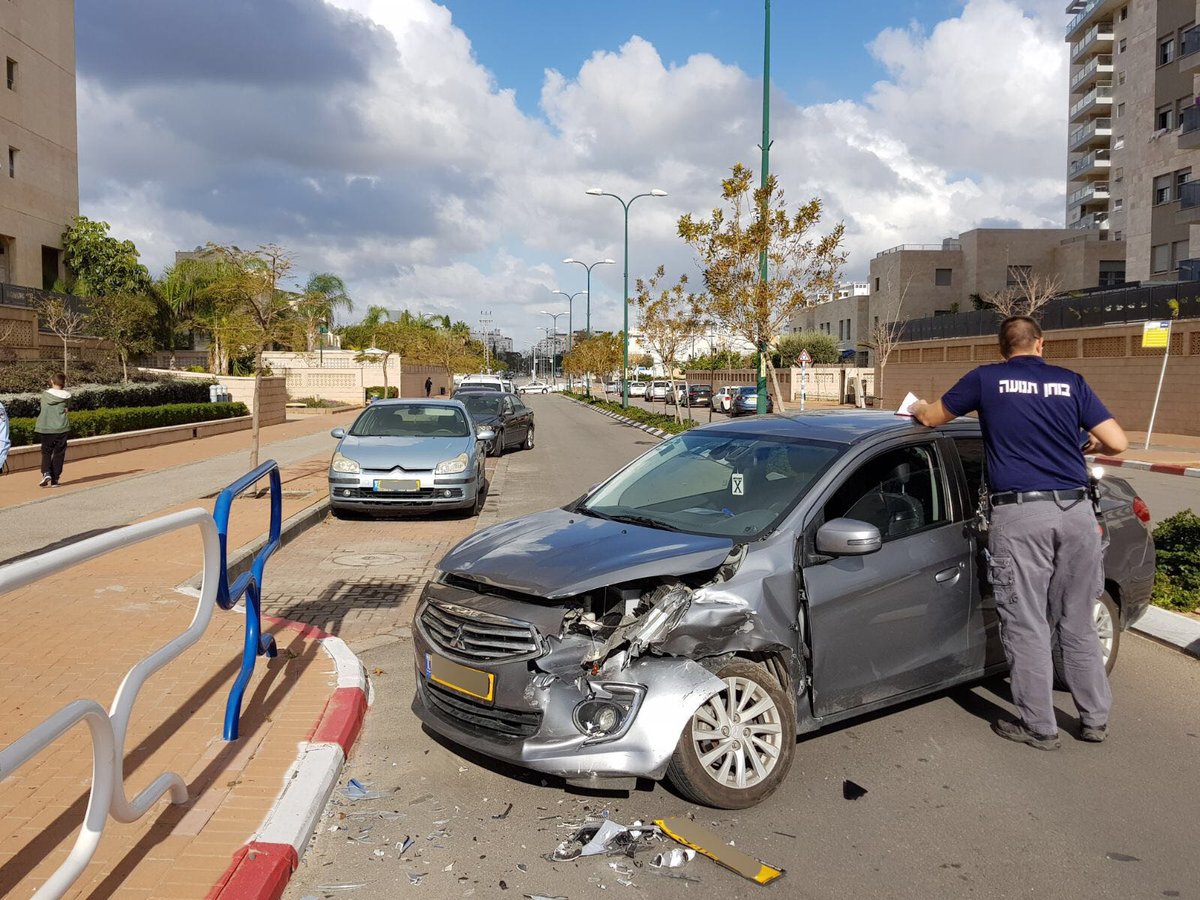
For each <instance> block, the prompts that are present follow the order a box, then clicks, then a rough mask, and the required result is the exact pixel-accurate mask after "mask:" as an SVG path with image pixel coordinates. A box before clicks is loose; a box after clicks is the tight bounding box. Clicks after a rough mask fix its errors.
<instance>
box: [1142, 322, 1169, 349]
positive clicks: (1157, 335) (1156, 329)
mask: <svg viewBox="0 0 1200 900" xmlns="http://www.w3.org/2000/svg"><path fill="white" fill-rule="evenodd" d="M1170 340H1171V323H1170V322H1146V323H1145V324H1144V325H1142V346H1143V347H1166V346H1167V345H1168V344H1169V343H1170Z"/></svg>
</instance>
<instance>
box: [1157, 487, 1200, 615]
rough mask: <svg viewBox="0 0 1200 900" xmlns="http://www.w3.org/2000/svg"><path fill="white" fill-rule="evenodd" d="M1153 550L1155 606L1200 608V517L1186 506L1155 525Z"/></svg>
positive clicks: (1186, 609)
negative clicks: (1181, 510)
mask: <svg viewBox="0 0 1200 900" xmlns="http://www.w3.org/2000/svg"><path fill="white" fill-rule="evenodd" d="M1154 550H1155V563H1156V569H1155V572H1154V593H1153V595H1152V601H1153V603H1154V605H1155V606H1162V607H1165V608H1166V609H1176V610H1181V611H1183V612H1194V611H1196V610H1197V609H1200V516H1197V515H1196V514H1195V513H1194V512H1192V511H1191V510H1190V509H1185V510H1184V511H1183V512H1178V513H1176V514H1175V515H1173V516H1171V517H1170V518H1168V519H1163V520H1162V521H1161V522H1159V523H1158V525H1157V526H1155V528H1154Z"/></svg>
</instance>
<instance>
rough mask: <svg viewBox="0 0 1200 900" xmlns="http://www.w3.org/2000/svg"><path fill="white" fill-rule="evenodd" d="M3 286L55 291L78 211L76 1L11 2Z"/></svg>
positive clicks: (0, 107)
mask: <svg viewBox="0 0 1200 900" xmlns="http://www.w3.org/2000/svg"><path fill="white" fill-rule="evenodd" d="M0 53H3V55H4V57H5V75H6V82H5V84H4V86H3V87H0V153H2V154H4V156H2V157H0V165H2V166H3V171H0V184H2V185H3V188H2V189H0V283H4V284H16V285H21V286H25V287H34V288H47V289H48V288H49V287H50V286H51V285H53V284H54V282H55V281H56V280H57V279H58V278H59V277H61V276H62V274H63V272H62V233H63V230H64V229H65V228H66V226H67V223H68V221H69V220H70V219H71V217H72V216H75V215H78V213H79V164H78V142H77V138H76V123H75V3H74V0H54V2H46V0H4V2H3V3H0Z"/></svg>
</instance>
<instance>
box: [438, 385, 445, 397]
mask: <svg viewBox="0 0 1200 900" xmlns="http://www.w3.org/2000/svg"><path fill="white" fill-rule="evenodd" d="M438 393H439V394H440V395H441V396H443V397H444V396H446V388H445V387H440V388H438Z"/></svg>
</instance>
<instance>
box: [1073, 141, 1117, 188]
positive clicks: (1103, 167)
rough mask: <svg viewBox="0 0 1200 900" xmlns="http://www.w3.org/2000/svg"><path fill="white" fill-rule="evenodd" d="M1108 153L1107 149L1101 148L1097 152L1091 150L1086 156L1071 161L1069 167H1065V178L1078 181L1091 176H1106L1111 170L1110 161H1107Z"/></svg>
mask: <svg viewBox="0 0 1200 900" xmlns="http://www.w3.org/2000/svg"><path fill="white" fill-rule="evenodd" d="M1110 153H1111V151H1110V150H1109V149H1108V148H1107V147H1102V148H1101V149H1099V150H1093V151H1092V152H1091V153H1089V154H1087V155H1086V156H1081V157H1079V159H1076V160H1072V161H1071V165H1070V166H1068V167H1067V178H1068V179H1069V180H1070V181H1078V180H1079V179H1081V178H1089V177H1091V176H1093V175H1101V174H1107V173H1108V171H1109V169H1110V168H1112V160H1111V159H1109V155H1110Z"/></svg>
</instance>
